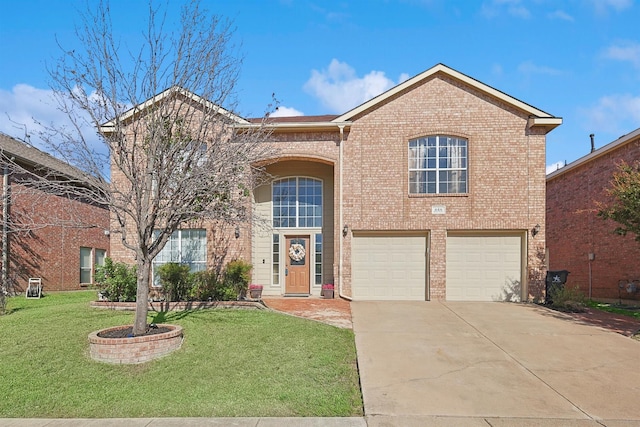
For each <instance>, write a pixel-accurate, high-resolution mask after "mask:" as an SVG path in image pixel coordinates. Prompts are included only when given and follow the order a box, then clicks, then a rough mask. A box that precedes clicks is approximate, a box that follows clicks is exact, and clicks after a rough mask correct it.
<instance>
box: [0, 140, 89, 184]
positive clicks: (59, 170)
mask: <svg viewBox="0 0 640 427" xmlns="http://www.w3.org/2000/svg"><path fill="white" fill-rule="evenodd" d="M0 155H1V156H2V157H4V158H6V159H11V158H13V159H14V160H13V161H14V162H16V163H20V164H23V165H25V166H29V167H33V168H45V169H47V170H49V171H51V172H54V173H55V174H57V175H60V176H61V177H66V178H67V179H72V180H78V181H81V182H87V181H88V176H87V175H86V174H85V173H84V172H82V171H81V170H80V169H78V168H75V167H73V166H71V165H70V164H68V163H66V162H64V161H62V160H60V159H56V158H55V157H53V156H52V155H50V154H47V153H45V152H44V151H41V150H38V149H37V148H35V147H33V146H31V145H29V144H26V143H24V142H22V141H19V140H17V139H15V138H13V137H10V136H9V135H6V134H4V133H2V132H0Z"/></svg>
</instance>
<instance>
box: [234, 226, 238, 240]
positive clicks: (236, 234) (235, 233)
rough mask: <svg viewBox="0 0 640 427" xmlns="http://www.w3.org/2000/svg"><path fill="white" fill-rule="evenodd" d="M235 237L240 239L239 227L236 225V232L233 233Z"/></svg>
mask: <svg viewBox="0 0 640 427" xmlns="http://www.w3.org/2000/svg"><path fill="white" fill-rule="evenodd" d="M233 235H234V236H236V239H239V238H240V227H239V226H237V225H236V231H235V232H234V233H233Z"/></svg>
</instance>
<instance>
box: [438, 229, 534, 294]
mask: <svg viewBox="0 0 640 427" xmlns="http://www.w3.org/2000/svg"><path fill="white" fill-rule="evenodd" d="M521 242H522V237H521V236H519V235H503V236H456V235H449V236H447V300H448V301H505V300H507V301H520V296H521V293H522V291H521V285H520V284H521V275H522V272H521V271H522V268H521V266H522V256H521V254H522V252H521V251H522V248H521Z"/></svg>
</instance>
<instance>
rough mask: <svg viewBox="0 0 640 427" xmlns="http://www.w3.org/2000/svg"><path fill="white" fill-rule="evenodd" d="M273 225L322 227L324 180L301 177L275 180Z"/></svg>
mask: <svg viewBox="0 0 640 427" xmlns="http://www.w3.org/2000/svg"><path fill="white" fill-rule="evenodd" d="M273 227H274V228H285V227H286V228H319V227H322V181H320V180H319V179H313V178H300V177H298V178H284V179H279V180H277V181H274V183H273Z"/></svg>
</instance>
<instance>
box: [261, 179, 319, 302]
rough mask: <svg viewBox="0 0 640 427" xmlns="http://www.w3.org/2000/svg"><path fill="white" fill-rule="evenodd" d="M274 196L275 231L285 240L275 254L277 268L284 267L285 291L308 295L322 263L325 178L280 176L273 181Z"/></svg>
mask: <svg viewBox="0 0 640 427" xmlns="http://www.w3.org/2000/svg"><path fill="white" fill-rule="evenodd" d="M272 195H273V199H272V200H273V228H274V233H276V234H277V235H278V236H282V240H280V241H284V243H285V245H284V248H282V250H281V251H280V252H279V254H274V256H277V258H274V267H275V266H277V267H276V268H283V269H284V271H283V272H282V273H283V274H284V293H285V294H288V295H295V294H302V295H308V294H310V293H311V285H312V282H313V283H315V280H316V276H317V275H318V271H317V270H318V267H319V266H320V268H321V266H322V259H321V258H322V248H321V246H322V234H321V233H322V181H321V180H319V179H315V178H308V177H291V178H283V179H279V180H276V181H274V182H273V194H272ZM274 270H275V269H274ZM312 273H313V274H312ZM312 279H313V280H312Z"/></svg>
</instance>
